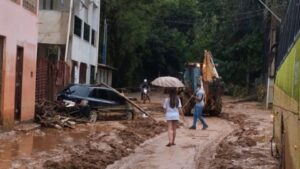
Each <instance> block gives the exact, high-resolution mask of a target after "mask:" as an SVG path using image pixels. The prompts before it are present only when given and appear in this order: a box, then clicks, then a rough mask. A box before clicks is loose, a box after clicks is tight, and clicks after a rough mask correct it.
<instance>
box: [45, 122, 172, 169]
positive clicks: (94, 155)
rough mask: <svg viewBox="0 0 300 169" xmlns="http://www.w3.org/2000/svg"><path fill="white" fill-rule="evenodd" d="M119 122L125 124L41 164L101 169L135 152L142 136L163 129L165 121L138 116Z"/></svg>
mask: <svg viewBox="0 0 300 169" xmlns="http://www.w3.org/2000/svg"><path fill="white" fill-rule="evenodd" d="M121 124H123V125H124V126H125V128H124V129H116V130H115V131H114V132H112V131H107V132H100V133H97V134H94V135H91V136H89V139H88V140H87V141H86V142H85V143H84V144H81V145H77V146H75V147H73V148H70V149H69V151H70V154H71V157H70V158H69V159H64V160H62V161H59V162H55V161H46V162H45V163H44V167H45V168H48V169H65V168H74V169H77V168H78V169H81V168H89V169H104V168H106V166H107V165H109V164H112V163H113V162H114V161H116V160H119V159H121V158H122V157H124V156H128V155H129V154H130V153H132V152H134V149H135V148H136V147H137V146H138V145H140V144H141V143H143V142H144V141H145V140H147V139H149V138H151V137H154V136H155V135H157V134H160V133H162V132H164V131H166V124H165V122H154V121H151V120H150V119H143V118H139V119H136V120H134V121H124V122H121Z"/></svg>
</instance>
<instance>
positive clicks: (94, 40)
mask: <svg viewBox="0 0 300 169" xmlns="http://www.w3.org/2000/svg"><path fill="white" fill-rule="evenodd" d="M95 36H96V31H95V30H94V29H92V39H91V44H92V45H94V46H95V45H96V37H95Z"/></svg>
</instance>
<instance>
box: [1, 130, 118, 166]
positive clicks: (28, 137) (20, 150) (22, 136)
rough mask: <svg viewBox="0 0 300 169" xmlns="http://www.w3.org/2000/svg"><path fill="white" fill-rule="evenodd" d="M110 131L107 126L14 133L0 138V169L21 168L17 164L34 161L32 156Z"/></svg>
mask: <svg viewBox="0 0 300 169" xmlns="http://www.w3.org/2000/svg"><path fill="white" fill-rule="evenodd" d="M112 129H113V127H111V126H110V125H107V124H106V125H78V126H77V128H76V129H74V130H71V129H70V130H57V129H40V130H35V131H31V132H28V133H16V134H15V136H11V137H10V138H1V137H0V169H7V168H22V167H21V166H22V165H19V164H18V161H20V160H26V159H32V158H33V159H34V155H38V154H40V153H43V152H48V151H52V150H55V149H56V148H58V147H59V146H60V145H63V144H68V145H72V144H74V145H76V144H79V143H80V142H83V141H84V140H86V139H87V137H89V136H90V135H92V134H94V133H96V132H99V131H110V130H112ZM16 138H17V139H16ZM16 161H17V162H16Z"/></svg>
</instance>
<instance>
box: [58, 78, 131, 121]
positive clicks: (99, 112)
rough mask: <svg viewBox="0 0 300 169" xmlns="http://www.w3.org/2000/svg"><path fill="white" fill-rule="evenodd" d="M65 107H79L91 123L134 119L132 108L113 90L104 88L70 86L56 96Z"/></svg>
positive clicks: (79, 85)
mask: <svg viewBox="0 0 300 169" xmlns="http://www.w3.org/2000/svg"><path fill="white" fill-rule="evenodd" d="M57 100H59V101H63V102H64V103H65V104H66V106H67V107H71V106H75V105H81V106H84V107H86V109H83V110H84V111H85V113H87V114H88V115H89V116H90V118H92V119H91V120H92V121H95V120H97V119H98V120H106V119H115V118H116V117H123V118H125V119H128V120H131V119H133V117H134V109H133V108H132V106H131V105H130V104H129V103H128V102H127V101H126V100H125V98H123V97H122V96H120V95H119V94H118V93H116V92H115V91H114V90H112V89H110V88H108V87H105V86H93V85H83V84H70V85H68V86H67V87H66V88H64V89H63V90H62V91H60V92H59V93H58V95H57Z"/></svg>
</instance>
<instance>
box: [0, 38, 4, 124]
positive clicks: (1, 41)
mask: <svg viewBox="0 0 300 169" xmlns="http://www.w3.org/2000/svg"><path fill="white" fill-rule="evenodd" d="M3 54H4V37H3V36H0V107H1V110H2V86H3V85H2V77H3V76H2V73H3V72H2V65H3ZM1 122H2V112H0V124H1Z"/></svg>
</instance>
